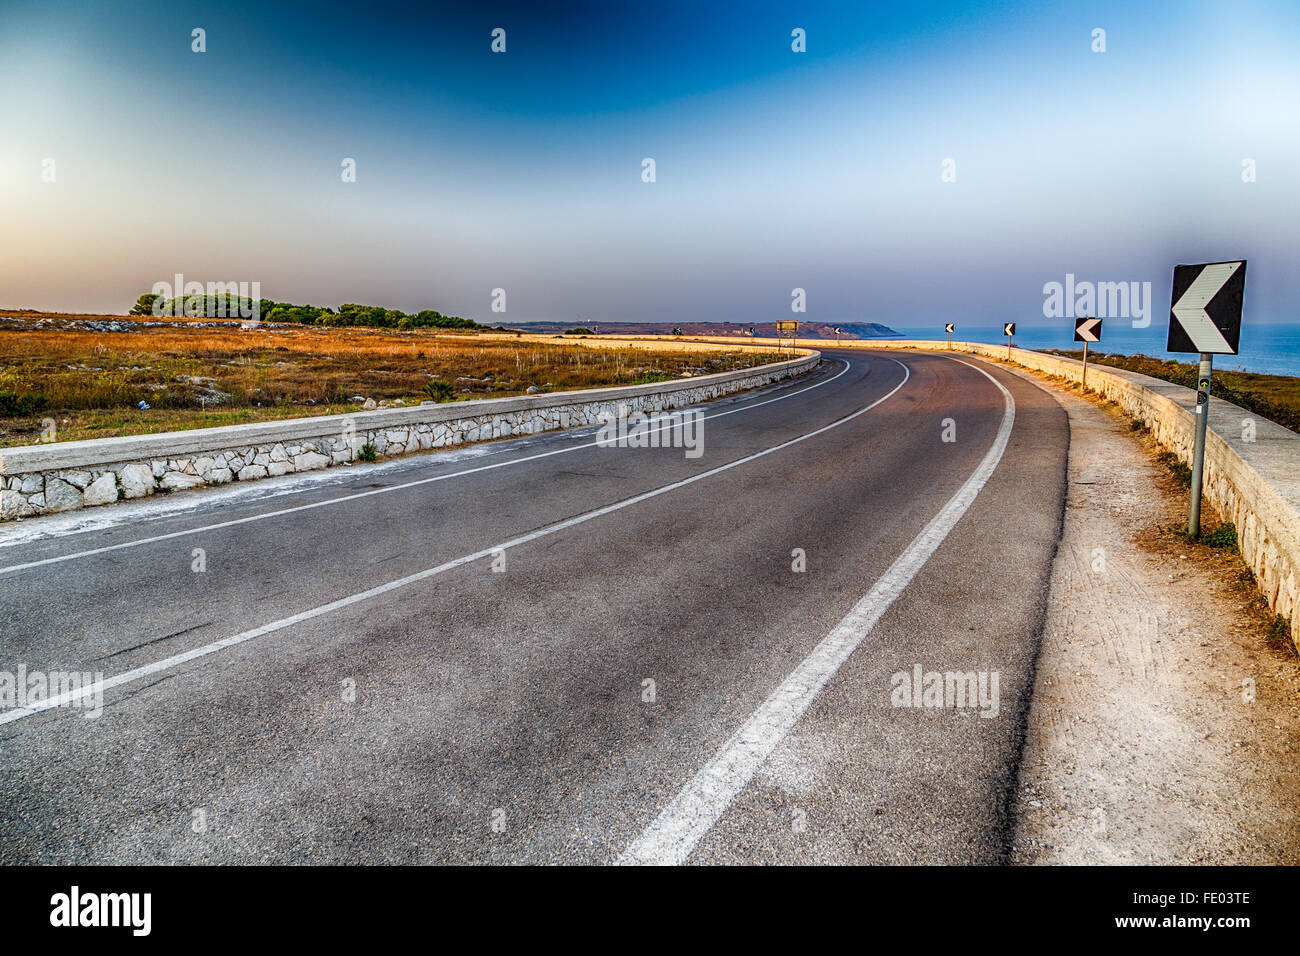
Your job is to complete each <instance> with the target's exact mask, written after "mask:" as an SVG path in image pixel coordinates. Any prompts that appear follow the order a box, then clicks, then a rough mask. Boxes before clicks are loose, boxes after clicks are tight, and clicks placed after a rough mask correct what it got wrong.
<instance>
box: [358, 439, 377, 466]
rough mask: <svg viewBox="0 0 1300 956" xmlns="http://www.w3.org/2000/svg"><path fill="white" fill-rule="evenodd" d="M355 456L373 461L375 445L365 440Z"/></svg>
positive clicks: (362, 459)
mask: <svg viewBox="0 0 1300 956" xmlns="http://www.w3.org/2000/svg"><path fill="white" fill-rule="evenodd" d="M357 458H359V459H360V460H361V461H374V460H375V446H374V445H372V444H370V442H366V443H365V444H364V445H362V446H361V450H360V451H358V452H357Z"/></svg>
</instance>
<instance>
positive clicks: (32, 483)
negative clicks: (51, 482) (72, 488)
mask: <svg viewBox="0 0 1300 956" xmlns="http://www.w3.org/2000/svg"><path fill="white" fill-rule="evenodd" d="M68 475H69V479H68V480H70V481H72V483H73V484H74V485H76V486H77V487H78V488H84V487H86V485H88V484H90V472H88V471H73V472H69V473H68ZM72 475H85V476H86V480H85V481H83V482H81V483H80V484H78V483H77V482H76V481H75V480H73V479H72V478H71V476H72ZM44 487H45V476H44V475H41V474H35V475H23V480H22V484H21V485H19V486H18V490H19V491H21V492H22V493H23V494H25V495H33V494H35V493H36V492H38V491H40V490H41V489H42V488H44Z"/></svg>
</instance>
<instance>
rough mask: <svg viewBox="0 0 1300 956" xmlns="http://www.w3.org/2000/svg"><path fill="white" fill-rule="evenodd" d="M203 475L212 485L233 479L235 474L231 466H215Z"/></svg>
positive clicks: (222, 483)
mask: <svg viewBox="0 0 1300 956" xmlns="http://www.w3.org/2000/svg"><path fill="white" fill-rule="evenodd" d="M203 477H204V478H205V479H206V480H207V482H208V484H210V485H224V484H226V483H227V482H230V481H233V480H234V478H235V475H234V473H233V472H232V471H231V470H230V469H229V468H213V469H212V470H211V471H210V472H208V473H207V474H206V475H204V476H203Z"/></svg>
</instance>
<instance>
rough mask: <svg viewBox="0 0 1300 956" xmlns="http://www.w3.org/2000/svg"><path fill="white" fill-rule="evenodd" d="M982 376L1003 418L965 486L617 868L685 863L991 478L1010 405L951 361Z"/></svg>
mask: <svg viewBox="0 0 1300 956" xmlns="http://www.w3.org/2000/svg"><path fill="white" fill-rule="evenodd" d="M953 361H955V362H961V364H962V365H968V366H970V367H971V368H973V369H975V370H976V371H978V372H979V373H980V374H982V375H984V376H985V377H986V378H987V379H988V380H989V381H990V382H992V383H993V384H994V385H996V386H997V387H998V388H999V389H1000V390H1001V392H1002V395H1003V398H1004V403H1005V411H1004V412H1003V415H1002V425H1001V427H1000V428H999V429H998V433H997V435H996V436H995V437H994V439H993V444H992V446H990V448H989V450H988V453H987V454H986V455H985V456H984V459H983V461H981V462H980V463H979V466H978V467H977V468H976V469H975V471H974V472H973V473H972V474H971V476H970V478H968V479H967V480H966V483H965V484H964V485H962V486H961V488H959V489H958V490H957V493H956V494H955V495H953V496H952V498H951V499H949V501H948V503H947V504H945V505H944V506H943V508H942V509H940V511H939V513H938V514H937V515H935V516H934V518H933V519H931V521H930V523H929V524H927V525H926V526H925V527H924V528H923V529H921V533H920V534H918V535H917V536H916V538H915V539H914V540H913V541H912V543H911V544H909V545H908V546H907V550H905V551H904V552H903V553H902V554H900V555H899V556H898V559H897V560H896V561H894V563H893V564H892V565H890V567H889V570H887V571H886V572H885V573H884V574H883V575H881V577H880V579H879V580H878V581H876V583H875V584H874V585H873V586H872V588H871V590H870V591H868V592H867V594H866V596H865V597H864V598H862V600H860V601H859V602H858V603H857V604H856V605H854V607H853V609H852V610H851V611H849V613H848V614H846V615H845V616H844V619H843V620H841V621H840V622H839V624H837V625H836V626H835V627H834V628H833V629H832V630H831V632H830V633H829V634H827V635H826V636H825V637H824V638H822V640H821V643H819V644H818V645H817V646H816V647H815V648H814V649H813V651H812V653H810V654H809V655H808V656H807V657H806V658H804V659H803V661H802V662H801V663H800V664H799V666H798V667H796V668H795V669H794V671H793V672H792V673H791V674H790V676H789V677H787V678H786V679H785V680H784V681H782V682H781V685H780V686H779V687H777V689H776V690H774V691H773V692H772V694H771V695H770V696H769V697H768V698H767V700H765V701H764V702H763V703H762V704H761V705H760V706H759V708H758V709H757V710H756V711H754V713H753V714H752V715H751V716H750V718H749V719H748V720H747V721H745V723H744V725H743V726H741V728H740V729H739V730H737V731H736V732H735V733H734V734H732V736H731V738H730V739H729V740H728V741H727V742H726V743H725V744H723V745H722V749H721V750H719V751H718V753H717V754H716V755H715V756H714V757H713V759H712V760H710V761H709V762H708V763H707V764H705V765H704V767H703V769H701V770H700V771H699V772H698V773H697V774H696V775H695V777H694V778H692V779H691V781H690V782H689V783H687V785H686V786H685V787H684V788H683V789H682V791H681V792H680V793H679V794H677V796H676V797H674V798H673V800H672V801H671V802H670V803H669V804H668V805H667V806H666V807H664V809H663V811H662V812H660V814H659V816H658V817H657V818H656V819H655V820H654V822H653V823H651V824H650V826H649V827H647V828H646V830H645V832H644V833H642V834H641V836H640V837H638V838H637V839H636V841H635V842H634V843H633V844H632V845H631V846H630V847H628V848H627V850H625V851H624V852H623V854H622V856H620V857H619V861H618V862H619V863H622V864H638V863H650V864H660V865H666V866H672V865H676V864H680V863H683V862H685V860H686V858H687V857H688V856H690V854H691V851H692V850H694V849H695V847H696V844H698V843H699V842H700V840H701V839H702V838H703V836H704V834H706V833H708V831H709V829H710V828H711V827H712V826H713V824H714V823H716V822H717V821H718V819H719V818H720V817H721V816H722V814H723V813H724V812H725V811H726V809H727V807H729V806H730V805H731V802H732V801H733V800H734V799H735V798H736V795H737V794H739V793H740V791H741V790H743V789H744V788H745V786H746V785H747V784H748V783H749V781H750V780H751V779H752V778H753V776H754V774H755V773H756V772H757V771H758V769H759V767H761V766H762V765H763V762H764V761H765V760H767V758H768V757H769V756H770V755H771V753H772V751H773V750H775V749H776V746H777V744H779V743H780V742H781V740H782V739H783V738H784V737H785V735H786V734H788V733H789V732H790V729H791V728H792V727H794V725H795V722H796V721H798V720H799V718H800V717H802V716H803V714H804V712H805V711H806V710H807V709H808V706H809V705H810V704H811V703H812V702H813V700H814V699H816V697H817V695H818V694H819V693H821V690H822V688H823V687H825V686H826V682H827V681H829V680H830V679H831V678H832V677H834V676H835V673H836V671H838V670H839V669H840V666H841V665H842V664H843V663H844V662H845V661H846V660H848V658H849V655H850V654H852V653H853V652H854V651H855V650H857V649H858V647H859V646H860V645H861V644H862V642H863V641H864V640H865V639H866V637H867V635H868V634H869V633H871V629H872V628H873V627H875V625H876V622H877V621H879V620H880V617H881V615H883V614H884V613H885V611H887V610H888V609H889V606H890V605H891V604H893V603H894V601H895V600H896V599H897V598H898V596H899V595H900V594H902V593H903V591H904V590H905V589H906V588H907V586H908V584H910V583H911V581H912V578H914V577H915V576H916V573H917V572H918V571H920V570H921V567H922V566H923V565H924V564H925V562H926V561H928V560H929V559H930V556H931V555H932V554H934V552H935V551H937V550H938V548H939V545H941V544H943V541H944V539H945V538H946V537H948V533H949V532H950V531H952V529H953V527H954V526H955V525H956V524H957V522H958V521H960V520H961V517H962V515H964V514H965V513H966V510H967V509H968V508H969V507H970V506H971V504H972V503H973V502H974V501H975V497H976V495H978V494H979V493H980V489H982V488H983V487H984V485H985V483H986V482H987V481H988V480H989V478H990V477H991V476H992V474H993V471H994V469H996V468H997V466H998V462H1000V461H1001V460H1002V453H1003V452H1004V451H1006V447H1007V442H1008V440H1009V439H1010V438H1011V429H1012V426H1013V425H1014V424H1015V420H1016V403H1015V399H1013V398H1012V397H1011V393H1010V392H1009V391H1007V389H1006V388H1005V387H1004V386H1003V385H1002V383H1001V382H999V381H998V380H997V379H995V378H994V377H993V376H992V375H990V374H989V373H988V372H986V371H985V370H984V369H982V368H980V367H979V366H977V365H972V364H971V363H970V362H964V361H962V360H961V359H953Z"/></svg>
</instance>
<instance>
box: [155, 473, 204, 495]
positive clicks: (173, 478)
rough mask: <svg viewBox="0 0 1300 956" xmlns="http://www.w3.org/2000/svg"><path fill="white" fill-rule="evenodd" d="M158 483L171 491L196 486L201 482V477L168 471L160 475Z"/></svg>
mask: <svg viewBox="0 0 1300 956" xmlns="http://www.w3.org/2000/svg"><path fill="white" fill-rule="evenodd" d="M160 484H162V486H163V487H164V488H167V489H169V490H171V491H177V490H181V489H185V488H194V487H197V486H198V485H201V484H203V479H202V478H200V477H199V476H198V475H186V474H184V473H182V472H179V471H169V472H167V474H165V475H163V476H162V481H161V482H160Z"/></svg>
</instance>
